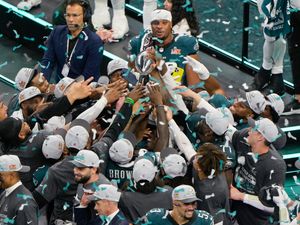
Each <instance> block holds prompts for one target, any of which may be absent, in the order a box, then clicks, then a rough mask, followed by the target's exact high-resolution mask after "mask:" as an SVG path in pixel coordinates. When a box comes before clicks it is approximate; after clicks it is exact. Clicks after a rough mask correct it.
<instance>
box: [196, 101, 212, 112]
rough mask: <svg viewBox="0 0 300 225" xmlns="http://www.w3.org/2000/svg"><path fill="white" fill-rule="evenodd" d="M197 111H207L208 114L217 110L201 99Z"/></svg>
mask: <svg viewBox="0 0 300 225" xmlns="http://www.w3.org/2000/svg"><path fill="white" fill-rule="evenodd" d="M197 109H199V110H200V109H206V110H207V111H208V112H214V111H216V108H215V107H213V106H212V105H211V104H209V103H208V102H207V101H206V100H205V99H203V98H201V100H200V102H199V104H198V105H197Z"/></svg>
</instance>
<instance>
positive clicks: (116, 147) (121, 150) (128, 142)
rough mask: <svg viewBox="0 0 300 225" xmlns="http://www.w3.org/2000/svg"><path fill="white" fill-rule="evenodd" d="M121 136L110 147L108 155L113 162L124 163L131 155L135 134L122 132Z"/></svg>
mask: <svg viewBox="0 0 300 225" xmlns="http://www.w3.org/2000/svg"><path fill="white" fill-rule="evenodd" d="M121 137H122V138H120V139H119V140H117V141H115V142H114V143H113V144H112V146H111V147H110V149H109V156H110V158H111V160H113V161H114V162H117V163H120V164H126V163H128V162H130V160H131V159H132V157H133V151H134V146H135V145H136V142H137V141H136V137H135V135H134V134H133V133H131V132H123V133H121Z"/></svg>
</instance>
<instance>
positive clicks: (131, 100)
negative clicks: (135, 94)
mask: <svg viewBox="0 0 300 225" xmlns="http://www.w3.org/2000/svg"><path fill="white" fill-rule="evenodd" d="M124 102H125V103H129V104H131V105H134V100H133V99H132V98H129V97H126V98H125V101H124Z"/></svg>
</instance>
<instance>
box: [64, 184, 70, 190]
mask: <svg viewBox="0 0 300 225" xmlns="http://www.w3.org/2000/svg"><path fill="white" fill-rule="evenodd" d="M69 187H70V182H67V184H66V186H64V187H63V190H64V192H66V191H68V189H69Z"/></svg>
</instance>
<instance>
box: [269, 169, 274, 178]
mask: <svg viewBox="0 0 300 225" xmlns="http://www.w3.org/2000/svg"><path fill="white" fill-rule="evenodd" d="M273 173H274V170H271V171H270V176H269V179H270V180H272V174H273Z"/></svg>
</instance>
